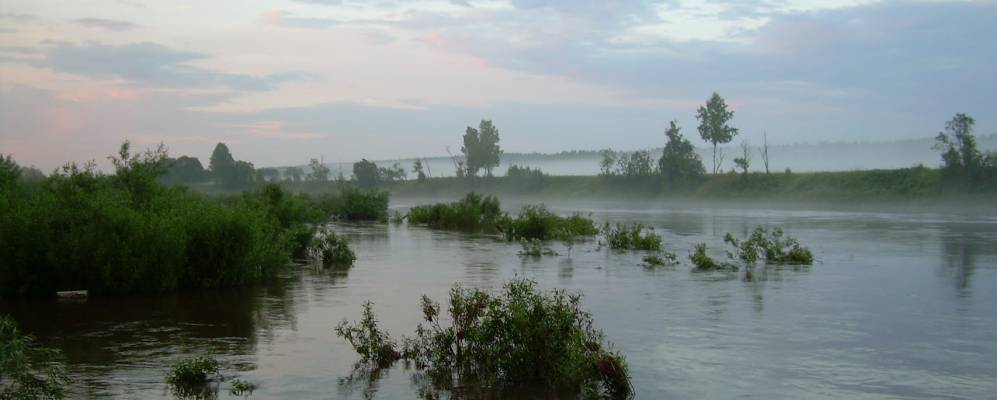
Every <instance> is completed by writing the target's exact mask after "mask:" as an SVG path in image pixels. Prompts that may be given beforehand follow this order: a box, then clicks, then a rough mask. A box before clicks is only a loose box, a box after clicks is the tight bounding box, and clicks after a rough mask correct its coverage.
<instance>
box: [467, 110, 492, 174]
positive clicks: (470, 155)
mask: <svg viewBox="0 0 997 400" xmlns="http://www.w3.org/2000/svg"><path fill="white" fill-rule="evenodd" d="M463 142H464V145H463V146H461V148H460V151H461V152H463V153H464V159H465V160H466V161H467V164H466V165H465V166H464V169H465V170H466V172H467V174H468V175H471V176H474V175H477V174H478V171H479V170H482V169H484V170H486V171H487V173H488V175H489V176H491V175H492V169H493V168H495V167H497V166H498V164H499V158H500V157H501V156H502V149H501V148H500V147H499V145H498V142H499V132H498V128H496V127H495V125H494V124H492V121H491V120H487V119H483V120H481V123H479V124H478V129H474V128H472V127H470V126H469V127H467V130H466V131H465V132H464V137H463Z"/></svg>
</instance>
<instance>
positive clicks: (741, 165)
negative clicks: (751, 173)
mask: <svg viewBox="0 0 997 400" xmlns="http://www.w3.org/2000/svg"><path fill="white" fill-rule="evenodd" d="M734 165H736V166H737V168H738V169H740V170H741V174H742V175H743V176H744V177H746V178H747V176H748V168H750V167H751V146H750V145H749V144H748V142H747V141H744V142H741V156H740V157H737V158H735V159H734Z"/></svg>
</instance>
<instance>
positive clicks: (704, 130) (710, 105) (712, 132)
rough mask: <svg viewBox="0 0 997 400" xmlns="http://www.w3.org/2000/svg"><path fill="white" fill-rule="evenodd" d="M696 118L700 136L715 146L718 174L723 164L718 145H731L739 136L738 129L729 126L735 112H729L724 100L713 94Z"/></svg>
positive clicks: (714, 164) (715, 161)
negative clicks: (735, 137) (718, 152)
mask: <svg viewBox="0 0 997 400" xmlns="http://www.w3.org/2000/svg"><path fill="white" fill-rule="evenodd" d="M696 118H697V119H699V135H700V136H701V137H702V138H703V140H705V141H707V142H709V143H712V144H713V174H717V172H718V171H719V170H720V168H721V164H723V158H722V155H721V156H720V158H718V154H717V145H718V144H722V143H730V141H731V140H733V139H734V136H736V135H737V128H734V127H732V126H730V125H729V123H730V120H731V119H732V118H734V111H732V110H728V109H727V103H726V102H725V101H724V98H723V97H720V94H718V93H716V92H713V96H710V99H709V100H707V101H706V104H705V105H703V106H700V107H699V110H697V111H696Z"/></svg>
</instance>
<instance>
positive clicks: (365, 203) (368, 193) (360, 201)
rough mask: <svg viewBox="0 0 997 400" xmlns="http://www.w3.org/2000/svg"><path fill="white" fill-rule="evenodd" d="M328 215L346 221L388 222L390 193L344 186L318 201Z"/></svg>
mask: <svg viewBox="0 0 997 400" xmlns="http://www.w3.org/2000/svg"><path fill="white" fill-rule="evenodd" d="M317 203H318V204H319V207H320V208H321V209H322V210H323V211H325V213H326V215H328V216H332V217H334V218H336V219H340V220H344V221H382V222H383V221H387V220H388V192H385V191H382V190H374V189H356V188H353V187H350V186H343V187H341V188H340V190H339V192H338V193H336V194H326V195H323V196H321V197H319V198H318V199H317Z"/></svg>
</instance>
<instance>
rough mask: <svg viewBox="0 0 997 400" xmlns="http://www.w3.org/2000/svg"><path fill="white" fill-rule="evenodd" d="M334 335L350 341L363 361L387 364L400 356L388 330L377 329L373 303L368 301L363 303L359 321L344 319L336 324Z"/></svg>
mask: <svg viewBox="0 0 997 400" xmlns="http://www.w3.org/2000/svg"><path fill="white" fill-rule="evenodd" d="M336 335H337V336H339V337H341V338H343V339H346V341H347V342H350V345H351V346H353V349H354V350H356V351H357V353H360V355H361V356H362V357H363V361H365V362H368V363H372V364H374V365H376V366H381V367H384V366H388V365H390V364H391V363H392V362H395V361H397V360H398V359H399V358H401V356H402V355H401V354H400V353H399V352H398V350H397V349H396V344H395V341H394V339H392V338H391V336H389V335H388V332H385V331H382V330H380V329H378V327H377V319H376V318H374V304H373V303H371V302H370V301H367V302H365V303H364V304H363V316H362V318H361V319H360V321H357V322H355V323H352V324H351V323H350V322H349V321H347V320H345V319H344V320H343V321H342V322H340V323H339V325H337V326H336Z"/></svg>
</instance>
